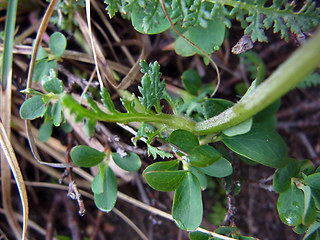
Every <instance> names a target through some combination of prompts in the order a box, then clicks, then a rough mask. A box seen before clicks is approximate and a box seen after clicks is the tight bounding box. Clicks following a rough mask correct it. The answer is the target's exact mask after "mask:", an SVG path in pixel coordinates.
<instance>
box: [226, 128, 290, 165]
mask: <svg viewBox="0 0 320 240" xmlns="http://www.w3.org/2000/svg"><path fill="white" fill-rule="evenodd" d="M222 141H223V143H224V144H225V145H226V146H227V147H228V148H230V149H231V150H232V151H234V152H236V153H237V154H239V155H242V156H244V157H247V158H249V159H250V160H252V161H255V162H258V163H261V164H263V165H266V166H269V167H274V168H281V167H284V166H285V165H286V164H287V163H288V161H287V147H286V144H285V142H284V141H283V139H282V138H281V137H280V135H279V134H278V133H277V132H276V131H274V130H271V129H267V128H263V127H261V126H259V125H258V124H257V125H254V126H252V128H251V130H250V131H249V132H247V133H245V134H242V135H236V136H231V137H230V136H225V135H222Z"/></svg>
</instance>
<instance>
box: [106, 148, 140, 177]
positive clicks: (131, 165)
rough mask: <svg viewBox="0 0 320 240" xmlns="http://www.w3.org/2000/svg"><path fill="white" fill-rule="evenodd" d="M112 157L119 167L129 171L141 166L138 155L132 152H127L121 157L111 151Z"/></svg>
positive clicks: (134, 170) (136, 169)
mask: <svg viewBox="0 0 320 240" xmlns="http://www.w3.org/2000/svg"><path fill="white" fill-rule="evenodd" d="M112 158H113V161H114V162H115V163H116V164H117V165H118V166H119V167H120V168H122V169H124V170H126V171H129V172H136V171H138V170H139V169H140V167H141V160H140V158H139V156H138V155H137V154H135V153H133V152H128V153H127V156H125V157H121V156H120V154H118V153H112Z"/></svg>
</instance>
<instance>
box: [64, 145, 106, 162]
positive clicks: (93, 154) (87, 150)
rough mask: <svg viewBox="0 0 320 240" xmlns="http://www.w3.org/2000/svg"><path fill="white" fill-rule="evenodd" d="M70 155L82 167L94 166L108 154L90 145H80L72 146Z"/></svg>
mask: <svg viewBox="0 0 320 240" xmlns="http://www.w3.org/2000/svg"><path fill="white" fill-rule="evenodd" d="M70 156H71V159H72V161H73V162H74V163H75V164H77V165H78V166H80V167H93V166H95V165H97V164H99V163H100V162H102V161H103V159H104V158H105V157H106V154H105V153H104V152H100V151H98V150H96V149H94V148H91V147H89V146H86V145H79V146H76V147H74V148H72V150H71V153H70Z"/></svg>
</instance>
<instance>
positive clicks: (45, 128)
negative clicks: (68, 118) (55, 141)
mask: <svg viewBox="0 0 320 240" xmlns="http://www.w3.org/2000/svg"><path fill="white" fill-rule="evenodd" d="M52 130H53V124H52V121H48V122H45V123H43V124H42V125H41V127H40V128H39V132H38V137H39V140H40V141H41V142H46V141H48V139H49V138H50V137H51V134H52Z"/></svg>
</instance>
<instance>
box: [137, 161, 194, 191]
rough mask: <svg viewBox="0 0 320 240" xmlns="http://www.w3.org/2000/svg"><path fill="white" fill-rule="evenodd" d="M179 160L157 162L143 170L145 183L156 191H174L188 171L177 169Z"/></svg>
mask: <svg viewBox="0 0 320 240" xmlns="http://www.w3.org/2000/svg"><path fill="white" fill-rule="evenodd" d="M178 166H179V161H177V160H173V161H168V162H157V163H154V164H152V165H150V166H149V167H147V168H146V169H145V170H144V171H143V175H144V177H145V179H146V181H147V183H148V184H149V185H150V186H151V187H152V188H154V189H156V190H158V191H164V192H170V191H174V190H175V189H176V188H177V187H178V186H179V185H180V184H181V182H182V181H183V180H184V178H185V177H186V174H187V173H188V171H186V170H178Z"/></svg>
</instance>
